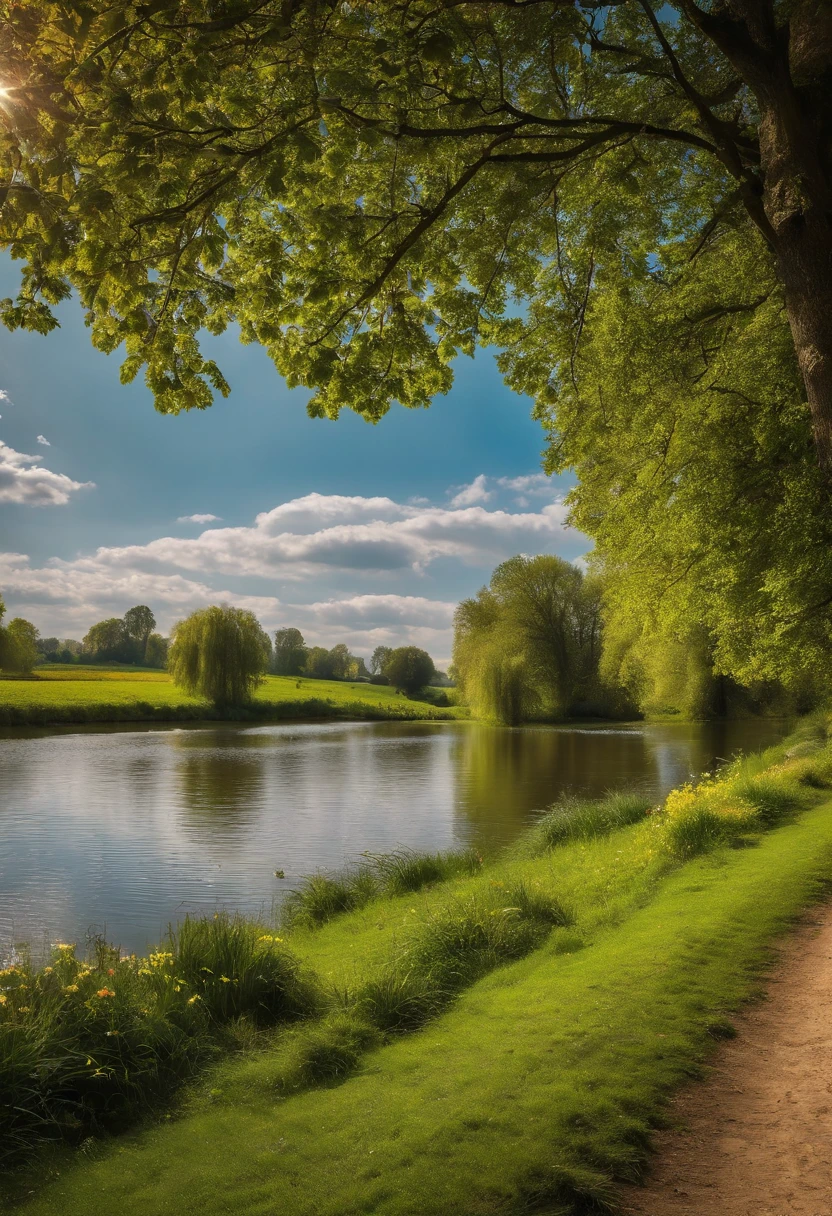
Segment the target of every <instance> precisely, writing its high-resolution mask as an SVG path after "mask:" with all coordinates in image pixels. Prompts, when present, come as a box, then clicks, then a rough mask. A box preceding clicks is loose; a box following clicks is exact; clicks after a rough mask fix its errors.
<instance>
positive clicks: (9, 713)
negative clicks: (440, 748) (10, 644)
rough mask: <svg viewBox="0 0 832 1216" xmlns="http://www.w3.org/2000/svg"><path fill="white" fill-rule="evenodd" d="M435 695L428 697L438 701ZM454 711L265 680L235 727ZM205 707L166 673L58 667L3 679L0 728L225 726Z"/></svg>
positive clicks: (351, 688)
mask: <svg viewBox="0 0 832 1216" xmlns="http://www.w3.org/2000/svg"><path fill="white" fill-rule="evenodd" d="M441 692H442V690H440V689H431V690H429V691H428V693H427V694H426V696H429V697H431V698H432V699H439V700H441V699H442V698H441ZM462 712H463V711H462V710H460V709H458V708H456V707H453V706H441V705H440V706H435V705H433V704H431V702H430V701H428V700H424V701H422V700H418V701H417V700H410V699H409V698H408V697H405V696H403V695H402V694H400V693H397V692H396V690H395V689H394V688H391V687H389V686H386V685H377V684H350V683H347V682H345V681H339V680H311V679H307V678H305V677H300V676H299V677H290V676H271V675H270V676H266V677H265V678H264V680H263V682H262V683H261V684H260V686H259V687H258V689H257V692H256V694H255V698H254V701H253V702H252V703H251V705H249V706H246V707H244V708H240V709H239V710H235V711H234V717H235V719H240V720H247V719H261V720H266V719H270V718H271V719H289V718H374V719H375V718H377V719H393V720H406V719H429V720H447V719H449V718H455V717H459V716H461V715H462ZM227 717H228V714H220V713H219V712H218V711H217V710H216V709H215V708H214V707H213V705H211V704H210V703H208V702H207V701H202V700H200V699H199V698H198V697H192V696H190V695H189V694H188V693H186V692H183V691H182V690H181V689H179V688H177V687H176V685H175V684H174V683H173V682H172V680H171V679H170V677H169V676H168V674H167V673H166V672H164V671H151V670H148V669H147V668H124V667H98V666H89V667H82V666H76V665H74V664H72V665H69V664H67V665H62V664H57V663H56V664H50V665H49V666H45V667H39V668H36V669H35V673H34V675H33V676H32V677H30V678H21V679H14V678H10V677H6V678H3V679H0V726H25V725H51V724H53V723H54V724H60V723H83V722H144V721H156V722H164V721H203V720H217V719H221V718H227Z"/></svg>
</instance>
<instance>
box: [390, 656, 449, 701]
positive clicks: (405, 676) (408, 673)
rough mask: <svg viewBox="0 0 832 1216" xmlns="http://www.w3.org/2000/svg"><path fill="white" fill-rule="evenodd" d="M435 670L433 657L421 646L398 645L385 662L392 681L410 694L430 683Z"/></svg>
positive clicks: (396, 686)
mask: <svg viewBox="0 0 832 1216" xmlns="http://www.w3.org/2000/svg"><path fill="white" fill-rule="evenodd" d="M435 671H436V668H435V667H434V665H433V659H432V658H431V657H430V655H429V654H428V652H427V651H426V650H422V649H421V648H420V647H419V646H397V647H396V648H395V649H394V650H391V652H390V654H389V655H388V656H387V659H386V661H385V663H384V675H385V676H387V679H388V680H389V681H390V683H391V684H392V685H393V686H394V688H398V689H399V690H400V691H401V692H406V693H408V694H409V695H410V696H412V695H413V694H414V693H417V692H419V691H420V689H422V688H424V687H425V685H427V684H429V683H430V681H431V679H432V678H433V675H434V672H435Z"/></svg>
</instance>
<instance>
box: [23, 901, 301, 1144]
mask: <svg viewBox="0 0 832 1216" xmlns="http://www.w3.org/2000/svg"><path fill="white" fill-rule="evenodd" d="M165 947H166V948H164V947H163V948H160V949H159V950H158V951H155V952H154V953H151V954H150V955H149V956H148V957H146V958H137V957H136V956H135V955H130V956H127V957H125V956H122V955H121V954H120V953H119V951H118V950H117V949H114V948H113V947H111V946H108V945H107V944H106V943H104V942H103V941H98V942H96V943H94V945H93V949H92V952H91V955H90V957H89V958H87V959H84V958H80V957H79V956H78V954H77V953H76V951H75V947H74V946H73V945H70V944H60V945H58V946H56V947H55V948H54V950H53V952H52V960H51V962H50V964H49V965H47V966H45V967H42V968H40V969H35V968H34V967H33V966H32V965H31V963H30V962H29V961H28V960H27V959H25V958H24V959H22V960H21V961H19V962H15V963H13V964H12V965H10V966H8V967H6V968H4V969H3V970H2V971H0V1162H2V1163H3V1164H11V1163H13V1162H14V1161H16V1160H17V1159H18V1158H19V1157H21V1156H22V1155H23V1154H25V1153H27V1152H29V1151H31V1150H32V1149H33V1148H35V1147H37V1145H38V1144H40V1143H42V1142H44V1141H50V1140H52V1141H54V1140H66V1141H69V1142H74V1143H77V1142H79V1141H81V1140H83V1139H84V1138H85V1137H87V1136H89V1135H93V1134H98V1133H100V1132H101V1131H104V1130H106V1131H115V1130H119V1129H120V1128H123V1127H126V1126H127V1125H129V1124H130V1123H132V1122H134V1121H135V1120H136V1119H137V1118H139V1117H141V1116H142V1115H143V1114H145V1113H147V1112H148V1111H149V1110H150V1109H152V1108H153V1106H154V1104H155V1103H157V1102H158V1101H159V1100H161V1099H163V1098H165V1097H167V1096H169V1094H170V1093H171V1091H172V1090H173V1089H175V1088H176V1086H177V1084H179V1083H180V1082H181V1081H182V1080H184V1079H185V1078H186V1077H189V1076H191V1075H192V1074H193V1072H194V1071H195V1069H196V1068H197V1067H198V1066H199V1065H200V1064H202V1063H203V1062H205V1061H206V1060H208V1059H210V1058H211V1057H212V1056H213V1055H214V1054H216V1052H217V1050H219V1048H220V1047H221V1046H223V1047H225V1048H226V1049H227V1048H228V1047H229V1046H231V1045H232V1043H233V1026H234V1023H235V1021H237V1020H238V1019H240V1018H243V1017H246V1018H249V1019H251V1020H252V1021H254V1022H256V1023H258V1024H261V1025H262V1024H275V1023H279V1022H284V1021H289V1020H292V1019H295V1018H298V1017H301V1016H303V1015H304V1014H308V1013H311V1012H313V1011H315V1010H316V1009H317V1008H318V1006H319V1003H320V993H319V991H318V989H317V987H316V985H315V983H314V981H313V980H312V979H311V978H310V977H308V976H307V975H305V974H304V972H303V970H302V968H301V967H300V965H299V963H298V962H297V960H296V959H295V958H294V956H293V955H292V954H291V953H290V952H289V951H288V950H287V949H286V947H285V946H284V945H283V943H282V942H281V940H280V939H279V938H277V937H276V936H275V935H274V934H272V933H269V932H268V931H267V930H265V929H264V928H263V927H262V926H260V925H256V924H253V923H250V922H246V921H243V920H242V919H241V918H239V917H232V916H227V915H218V916H216V917H214V918H213V919H205V920H203V919H190V918H189V919H186V921H185V922H184V923H183V925H182V926H181V927H180V928H179V930H178V931H177V932H176V933H175V934H171V935H170V938H169V940H168V941H167V942H166V943H165Z"/></svg>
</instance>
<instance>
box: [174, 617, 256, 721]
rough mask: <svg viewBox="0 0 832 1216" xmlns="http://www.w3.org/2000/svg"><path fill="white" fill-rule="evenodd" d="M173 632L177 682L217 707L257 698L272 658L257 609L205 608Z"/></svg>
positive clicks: (182, 622)
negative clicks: (258, 689) (253, 697)
mask: <svg viewBox="0 0 832 1216" xmlns="http://www.w3.org/2000/svg"><path fill="white" fill-rule="evenodd" d="M172 636H173V641H172V643H171V647H170V652H169V655H168V669H169V671H170V674H171V676H172V677H173V681H174V683H175V684H177V685H179V686H180V687H181V688H183V689H185V691H186V692H189V693H191V695H197V696H200V697H205V698H206V700H209V701H213V702H214V704H215V705H217V706H233V705H244V704H245V703H246V702H248V701H250V700H251V698H252V696H253V695H254V690H255V688H256V687H257V685H258V684H259V683H260V682H261V679H262V676H263V673H264V671H265V670H266V668H267V667H268V663H269V659H270V657H271V643H270V641H269V638H268V635H267V634H265V633H264V632H263V630H262V629H261V628H260V623H259V621H258V620H257V618H256V617H255V615H254V613H253V612H247V611H245V609H243V608H228V607H221V606H219V605H214V606H213V607H211V608H202V609H200V610H199V611H197V612H192V613H191V615H190V616H189V617H187V618H186V619H185V620H184V621H180V622H179V623H178V624H177V625H175V626H174V629H173V635H172Z"/></svg>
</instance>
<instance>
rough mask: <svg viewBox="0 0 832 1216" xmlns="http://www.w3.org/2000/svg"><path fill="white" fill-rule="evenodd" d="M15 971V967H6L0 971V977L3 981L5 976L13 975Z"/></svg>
mask: <svg viewBox="0 0 832 1216" xmlns="http://www.w3.org/2000/svg"><path fill="white" fill-rule="evenodd" d="M15 971H17V967H14V966H12V967H6V968H5V969H4V970H3V971H0V977H2V978H3V979H5V978H6V976H7V975H14V973H15Z"/></svg>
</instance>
